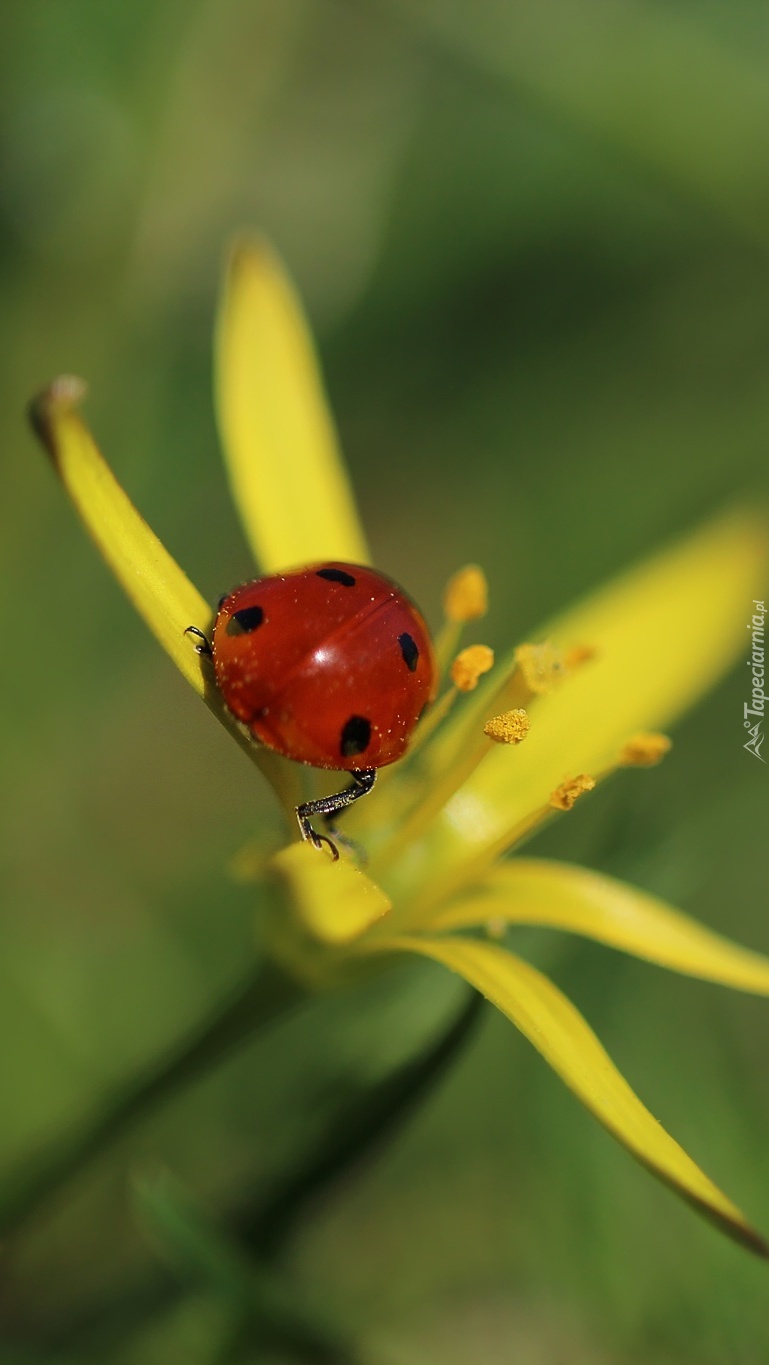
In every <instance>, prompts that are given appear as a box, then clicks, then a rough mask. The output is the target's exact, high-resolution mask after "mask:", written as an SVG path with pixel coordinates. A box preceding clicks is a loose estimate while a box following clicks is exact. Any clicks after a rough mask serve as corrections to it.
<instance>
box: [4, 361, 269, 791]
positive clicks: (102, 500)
mask: <svg viewBox="0 0 769 1365" xmlns="http://www.w3.org/2000/svg"><path fill="white" fill-rule="evenodd" d="M85 392H86V386H85V384H84V383H83V381H82V380H81V379H76V378H74V377H73V376H71V375H65V376H62V377H61V378H59V379H56V380H54V382H53V383H52V384H51V385H49V387H48V388H47V389H45V390H44V391H43V392H42V393H41V394H39V395H38V396H37V398H35V399H34V400H33V402H32V404H31V406H30V417H31V420H32V425H33V427H34V429H35V431H36V433H37V435H38V436H39V437H40V439H41V440H42V442H43V444H44V446H45V448H46V450H47V451H48V453H49V455H50V456H51V459H52V460H53V464H54V467H55V469H56V472H57V473H58V475H59V477H60V479H61V481H62V483H63V484H64V487H65V488H66V490H67V493H68V494H69V496H70V498H71V500H72V502H73V503H74V505H75V508H76V509H77V511H78V513H79V514H80V517H81V518H82V520H83V522H84V524H85V527H86V530H87V531H88V532H89V534H90V535H91V537H92V539H93V540H94V541H95V543H96V545H97V548H98V549H99V551H100V552H101V554H102V555H103V557H104V559H105V560H106V561H107V563H108V565H109V567H110V568H111V569H112V572H113V573H114V574H115V577H116V578H117V579H118V581H119V583H120V584H121V586H122V587H123V589H124V590H125V592H126V593H127V594H128V596H129V597H130V599H131V601H132V602H133V604H134V606H135V607H136V609H137V611H138V612H139V613H140V615H141V616H143V617H144V620H145V621H146V623H147V625H148V626H149V628H150V630H151V631H152V632H153V634H154V635H155V636H156V638H157V639H158V640H159V641H160V643H161V645H162V646H163V648H164V649H165V650H166V652H167V653H168V654H170V656H171V658H172V659H173V661H174V663H175V664H176V666H177V668H178V669H179V671H180V673H183V674H184V677H185V678H186V679H187V682H188V683H189V684H190V685H191V686H192V687H194V689H195V691H196V692H197V694H198V696H199V697H202V698H203V700H204V701H205V702H206V704H207V705H208V706H209V707H210V709H211V710H212V711H213V713H214V715H215V716H216V717H217V719H218V720H220V721H221V723H222V725H224V726H225V728H226V729H227V730H229V732H230V734H231V735H232V736H233V737H234V738H235V739H236V740H237V742H238V744H240V746H241V748H243V749H245V750H246V752H247V753H248V754H249V756H250V757H251V758H252V759H254V761H255V762H256V763H257V764H258V766H259V767H260V768H261V769H262V771H263V772H264V774H265V776H266V777H267V779H268V781H270V782H271V784H272V785H273V787H274V788H275V790H276V791H277V792H278V793H279V794H280V795H281V797H283V791H284V788H286V787H287V783H286V780H285V777H284V773H283V769H282V768H280V766H279V765H280V763H281V760H279V759H278V758H277V756H276V755H274V754H271V753H268V752H267V751H266V750H259V749H257V748H256V746H255V745H254V744H253V742H252V741H251V740H250V739H249V738H248V736H247V735H246V734H245V733H244V732H243V730H241V728H240V727H239V726H238V724H237V722H236V721H235V719H234V717H233V716H231V715H230V713H229V711H228V710H227V709H226V707H225V706H224V703H223V701H222V699H221V695H220V693H219V691H218V689H217V688H216V687H215V686H214V685H213V679H212V676H211V674H210V671H208V670H206V668H205V667H204V665H203V663H202V661H201V658H200V655H199V654H198V653H197V652H196V650H195V643H194V640H193V638H192V637H191V636H190V635H187V634H185V632H186V630H187V627H188V626H196V627H197V628H198V630H202V631H204V632H205V631H207V630H208V629H209V627H210V625H211V619H212V616H213V613H212V611H211V608H210V607H209V605H208V603H207V602H206V601H205V599H204V598H203V597H201V595H200V593H199V592H198V590H197V588H195V587H193V585H192V583H190V581H189V579H188V578H187V576H186V575H185V574H184V573H183V572H182V570H181V569H180V568H179V565H178V564H177V563H176V561H175V560H174V559H173V558H172V557H171V555H170V554H169V553H168V551H167V550H166V549H165V547H164V546H163V545H162V544H161V542H160V541H159V540H158V538H157V536H156V535H155V533H154V532H153V531H151V530H150V528H149V526H148V525H147V523H146V521H145V520H144V519H143V517H141V516H140V515H139V513H138V512H137V510H136V508H135V507H134V505H133V503H132V502H131V500H130V498H129V497H128V496H127V494H126V493H125V492H124V491H123V489H122V488H121V487H120V484H119V483H118V481H117V479H116V478H115V476H114V474H113V473H112V471H111V469H110V468H109V466H108V465H107V464H106V463H105V461H104V459H103V457H102V455H101V453H100V451H99V449H98V447H97V446H96V443H95V441H94V439H93V437H92V435H91V433H90V431H89V430H88V427H87V426H86V424H85V422H84V421H83V419H82V418H81V417H80V415H79V413H78V412H77V410H76V408H77V404H78V403H79V402H81V401H82V399H83V397H84V396H85ZM283 766H284V767H285V765H283ZM284 804H286V805H288V804H290V797H286V799H285V800H284Z"/></svg>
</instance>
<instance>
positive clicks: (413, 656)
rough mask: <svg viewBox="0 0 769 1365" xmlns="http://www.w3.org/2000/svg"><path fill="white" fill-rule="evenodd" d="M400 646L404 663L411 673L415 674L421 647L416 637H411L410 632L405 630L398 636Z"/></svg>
mask: <svg viewBox="0 0 769 1365" xmlns="http://www.w3.org/2000/svg"><path fill="white" fill-rule="evenodd" d="M398 644H399V645H400V647H401V654H402V655H403V662H404V664H405V665H406V667H407V669H408V671H409V673H415V672H416V667H417V664H418V663H419V645H418V644H417V642H416V640H415V639H414V637H413V636H412V635H409V633H408V631H405V630H404V632H403V634H402V635H399V636H398Z"/></svg>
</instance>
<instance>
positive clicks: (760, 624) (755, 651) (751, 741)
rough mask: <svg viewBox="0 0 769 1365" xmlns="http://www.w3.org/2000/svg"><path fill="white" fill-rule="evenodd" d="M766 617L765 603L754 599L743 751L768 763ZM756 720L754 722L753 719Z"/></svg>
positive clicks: (744, 710)
mask: <svg viewBox="0 0 769 1365" xmlns="http://www.w3.org/2000/svg"><path fill="white" fill-rule="evenodd" d="M765 617H766V607H765V606H764V604H763V602H759V601H757V600H756V599H755V598H754V599H753V616H752V617H751V619H750V620H749V621H748V625H747V629H748V630H749V631H750V632H751V641H752V649H751V654H750V658H749V659H748V660H747V665H748V668H749V669H750V670H751V688H752V690H751V694H750V701H749V702H748V701H746V702H745V703H744V705H743V708H742V714H743V725H744V726H745V729H746V730H747V731H748V740H747V742H746V743H745V744H743V746H742V747H743V749H747V751H748V753H749V754H753V756H754V757H755V758H758V759H760V760H761V762H762V763H766V759H765V758H762V756H761V745H762V744H763V742H764V733H763V730H762V728H761V727H762V726H763V723H764V707H765V705H766V693H765V692H764V681H765V678H766V674H765V672H764V618H765ZM753 717H755V718H756V719H755V720H753V719H752V718H753Z"/></svg>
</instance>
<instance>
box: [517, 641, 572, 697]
mask: <svg viewBox="0 0 769 1365" xmlns="http://www.w3.org/2000/svg"><path fill="white" fill-rule="evenodd" d="M515 662H516V663H517V665H518V668H519V669H520V671H521V673H522V675H523V680H524V682H525V684H526V686H527V688H528V689H529V691H530V692H533V693H534V695H535V696H540V695H542V694H544V693H547V692H552V690H553V688H554V687H556V686H557V684H558V683H559V682H561V680H562V678H563V676H564V673H565V671H566V670H565V665H564V659H563V655H562V654H561V652H560V650H557V649H556V648H555V646H554V645H551V644H550V643H549V641H547V640H545V641H544V643H543V644H541V645H519V646H518V648H517V649H516V651H515Z"/></svg>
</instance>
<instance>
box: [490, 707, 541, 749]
mask: <svg viewBox="0 0 769 1365" xmlns="http://www.w3.org/2000/svg"><path fill="white" fill-rule="evenodd" d="M530 725H531V721H530V720H529V717H528V713H527V712H526V711H524V710H523V708H522V707H520V706H517V707H515V708H514V710H512V711H503V712H502V714H501V716H492V717H491V720H488V721H487V722H486V724H485V725H484V727H483V733H484V735H488V737H489V739H493V740H494V741H495V743H497V744H520V742H521V740H522V739H525V738H526V736H527V734H528V733H529V726H530Z"/></svg>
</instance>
